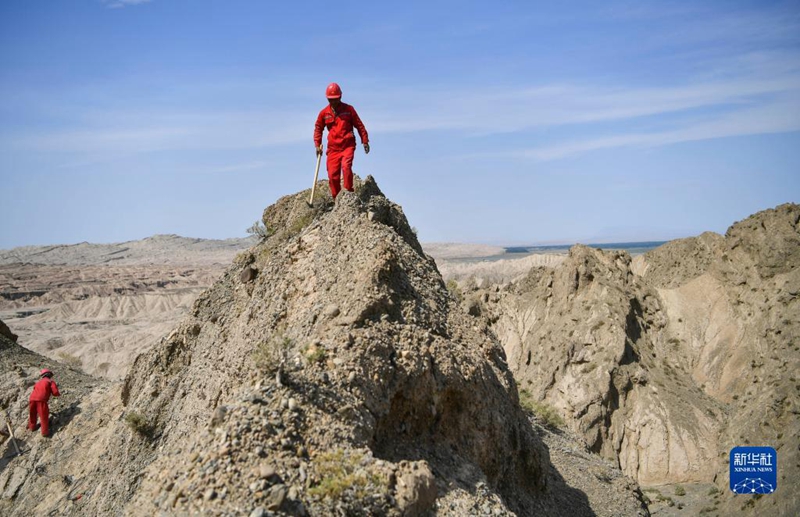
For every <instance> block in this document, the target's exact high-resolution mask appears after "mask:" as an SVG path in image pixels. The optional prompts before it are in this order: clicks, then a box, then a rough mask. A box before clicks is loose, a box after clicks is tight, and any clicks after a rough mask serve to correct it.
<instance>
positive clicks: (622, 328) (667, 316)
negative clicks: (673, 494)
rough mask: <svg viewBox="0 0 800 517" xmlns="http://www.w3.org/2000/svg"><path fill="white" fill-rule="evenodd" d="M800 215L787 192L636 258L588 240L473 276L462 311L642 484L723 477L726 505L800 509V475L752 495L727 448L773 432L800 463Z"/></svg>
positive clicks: (537, 390) (767, 440)
mask: <svg viewBox="0 0 800 517" xmlns="http://www.w3.org/2000/svg"><path fill="white" fill-rule="evenodd" d="M798 221H800V206H798V205H792V204H790V205H782V206H780V207H777V208H776V209H774V210H767V211H764V212H760V213H758V214H755V215H754V216H752V217H750V218H748V219H746V220H745V221H742V222H739V223H736V224H734V225H733V226H731V228H730V229H729V230H728V232H727V233H726V235H725V236H724V237H723V236H720V235H717V234H713V233H705V234H703V235H701V236H699V237H696V238H690V239H682V240H679V241H673V242H670V243H667V244H665V245H664V246H662V247H660V248H657V249H656V250H653V251H651V252H649V253H647V254H645V255H643V256H639V257H636V258H635V259H633V260H632V259H631V258H630V257H629V256H628V255H627V253H624V252H603V251H600V250H596V249H591V248H587V247H585V246H576V247H574V248H572V249H571V250H570V254H569V256H568V258H567V259H566V260H565V261H564V263H562V264H561V265H559V266H557V267H555V268H553V269H550V268H533V269H532V270H531V271H530V273H529V274H528V276H527V277H526V278H525V279H523V280H521V281H518V282H515V283H512V284H510V285H509V286H504V287H503V288H502V289H501V288H493V289H482V290H474V289H473V290H469V289H467V291H468V292H467V293H465V304H464V308H463V310H464V311H465V312H467V313H469V314H472V315H473V316H474V317H476V322H482V323H483V324H486V325H487V326H489V328H491V330H492V331H493V332H494V333H495V334H496V335H497V336H498V338H499V339H500V340H501V342H502V343H503V345H504V348H505V350H506V354H507V356H508V361H509V366H510V367H511V369H512V370H513V371H514V374H515V377H516V378H517V381H518V383H519V384H520V387H521V389H527V390H530V392H531V393H532V396H533V397H534V398H536V399H538V400H540V401H542V402H543V403H545V404H549V405H551V406H553V407H554V408H555V409H557V410H558V411H559V412H560V414H561V415H563V417H564V418H565V419H566V420H567V424H568V426H569V427H570V428H571V429H572V430H574V431H575V432H577V433H579V434H580V435H581V436H582V437H583V439H584V441H585V443H586V444H587V445H588V446H589V447H590V449H591V450H593V451H597V452H598V453H600V454H602V455H603V456H605V457H608V458H610V459H613V460H614V461H616V462H618V464H619V466H620V467H621V468H622V469H623V471H624V472H626V473H627V474H628V475H630V476H632V477H633V478H634V479H636V480H638V481H639V482H640V483H641V484H643V485H660V484H665V483H691V482H706V483H716V484H717V485H718V487H719V489H721V491H722V492H721V493H723V494H725V495H724V496H723V497H721V498H718V499H719V502H718V503H717V509H719V511H721V512H722V514H729V513H725V512H728V511H731V512H732V511H734V510H735V511H737V512H738V511H742V510H747V511H750V512H755V513H758V512H761V511H778V512H782V513H776V514H781V515H789V514H796V513H797V511H798V507H799V506H800V501H799V500H798V498H797V495H796V494H797V491H795V490H791V489H789V490H786V491H784V492H782V493H778V494H775V495H774V496H771V497H770V498H765V499H768V501H764V502H761V501H756V502H755V504H750V505H747V507H746V508H741V506H742V504H743V503H742V501H741V500H735V499H734V498H733V497H732V496H730V495H729V492H728V490H727V463H726V462H727V458H728V452H729V451H730V449H731V448H732V447H734V446H737V445H747V444H751V445H756V444H760V445H771V446H773V447H775V448H776V449H777V450H778V451H779V455H780V458H781V465H782V469H783V468H785V470H782V474H781V477H782V478H783V476H785V479H786V480H791V479H793V478H794V477H795V476H796V475H797V474H798V470H799V469H800V462H798V461H797V459H798V458H797V457H798V450H797V447H796V441H794V440H795V438H794V437H795V436H796V435H797V432H798V431H800V420H798V413H799V411H800V398H798V395H800V394H799V393H798V386H797V380H796V378H795V376H796V374H795V372H797V371H798V366H800V364H798V363H799V362H800V361H798V359H799V358H800V354H798V350H800V349H799V348H798V345H797V339H798V331H800V328H798V325H800V322H799V321H798V318H797V315H798V314H800V306H798V292H800V271H799V270H798V267H797V266H798V264H800V226H799V225H798ZM789 483H791V481H788V482H787V484H789ZM767 505H769V508H770V509H769V510H766V508H768V506H767ZM760 508H761V509H760Z"/></svg>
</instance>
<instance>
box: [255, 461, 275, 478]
mask: <svg viewBox="0 0 800 517" xmlns="http://www.w3.org/2000/svg"><path fill="white" fill-rule="evenodd" d="M258 474H259V476H260V477H261V479H269V478H271V477H272V476H274V475H275V467H273V466H272V465H266V464H264V465H261V466H260V467H259V468H258Z"/></svg>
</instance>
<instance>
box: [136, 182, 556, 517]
mask: <svg viewBox="0 0 800 517" xmlns="http://www.w3.org/2000/svg"><path fill="white" fill-rule="evenodd" d="M306 195H307V194H306V193H300V194H298V195H295V196H287V197H284V198H282V199H280V200H279V201H278V202H277V203H276V204H275V205H273V206H271V207H269V208H268V209H267V210H266V211H265V212H264V223H265V225H266V227H267V229H268V232H269V236H268V237H267V238H266V239H265V240H264V241H263V242H261V243H260V244H259V245H257V246H255V247H253V248H252V249H251V250H249V251H248V252H246V253H244V254H242V255H241V256H240V257H238V258H237V261H236V263H235V264H234V265H233V266H232V267H231V268H229V269H228V270H227V272H226V273H225V275H224V276H223V278H222V279H221V280H220V281H219V282H218V283H217V284H216V285H214V286H213V287H212V288H211V289H209V290H208V291H207V292H206V293H204V294H203V295H202V296H200V297H199V298H198V300H197V301H196V303H195V306H194V309H193V312H192V316H191V317H190V318H188V319H187V320H186V321H184V322H183V323H182V324H181V325H180V327H179V328H178V329H176V331H175V332H173V333H172V334H171V335H170V336H169V337H167V338H166V339H165V340H164V342H163V343H162V344H161V345H159V346H157V347H156V348H155V349H154V350H153V351H152V352H150V353H148V354H145V355H143V356H141V357H140V358H139V359H138V360H137V361H136V363H135V364H134V366H133V367H132V369H131V371H130V373H129V375H128V378H127V379H126V383H125V388H124V394H123V396H124V400H125V402H126V404H127V407H128V411H131V412H137V413H141V414H142V415H145V417H146V418H147V419H148V421H150V422H152V424H153V435H154V437H155V438H154V439H155V440H156V441H157V443H158V444H159V447H163V448H164V449H165V450H167V451H170V450H183V451H195V452H197V453H198V454H199V455H202V457H203V458H206V461H212V460H209V459H208V458H209V456H208V454H212V453H213V454H212V455H213V456H214V457H215V458H216V459H215V460H213V461H216V462H217V463H215V464H216V465H219V466H220V467H222V468H220V469H218V470H214V471H213V472H214V474H213V475H214V479H215V483H216V484H215V485H214V486H216V487H217V488H216V489H215V490H217V492H219V491H221V490H225V493H226V494H227V495H226V498H225V500H224V501H219V502H217V503H216V504H215V505H209V506H208V507H209V508H216V509H219V510H220V511H221V510H222V509H225V508H228V509H232V508H235V507H236V505H238V504H244V503H245V502H246V501H251V500H252V497H253V495H252V491H251V490H250V489H249V485H250V484H251V483H258V479H256V478H255V477H254V478H251V477H250V474H249V472H251V471H252V469H254V468H255V467H257V466H258V464H260V463H262V460H261V459H260V456H259V455H258V454H257V455H256V456H253V452H254V451H255V448H256V446H257V445H256V444H261V445H260V446H259V447H260V448H261V450H262V454H263V455H264V456H265V457H266V458H267V459H268V460H269V463H270V465H271V467H272V468H275V469H277V471H278V472H281V473H282V474H280V477H281V479H282V480H283V484H284V485H285V486H287V490H288V489H289V487H294V488H295V490H294V492H293V493H292V496H293V497H292V498H289V499H286V501H285V502H284V503H281V504H285V505H287V506H285V507H283V506H280V505H279V507H282V508H284V509H287V508H288V509H292V508H294V510H293V511H295V510H297V509H298V508H300V507H303V508H307V509H314V510H315V512H312V513H327V512H329V511H332V510H331V508H329V507H328V505H330V504H333V503H332V502H331V501H330V500H328V499H326V498H324V497H321V496H320V490H317V489H316V487H319V486H321V485H319V483H321V482H323V480H324V478H325V471H326V468H328V467H326V466H325V465H326V463H325V461H328V460H327V459H326V458H328V455H329V454H334V455H337V457H340V460H341V461H346V460H342V458H357V460H356V461H357V462H360V461H362V460H363V461H367V460H364V458H377V459H379V460H380V463H372V462H371V460H370V461H368V462H367V463H366V464H365V465H367V466H368V467H369V468H366V469H365V476H366V478H365V479H368V480H369V481H368V482H366V481H365V483H367V484H368V485H369V486H370V487H371V488H370V490H374V491H375V492H376V493H377V494H378V497H377V499H375V500H372V499H370V500H365V499H363V497H360V496H358V495H357V494H354V493H348V495H347V497H344V499H342V498H339V500H338V502H337V501H334V502H335V503H336V504H338V505H340V506H341V505H344V506H343V508H350V510H349V511H353V512H361V511H367V512H368V513H378V514H380V513H391V512H392V511H395V510H392V507H393V505H395V504H399V503H397V501H399V500H401V499H402V497H401V498H400V499H398V496H399V492H398V490H400V489H399V488H398V487H399V485H397V484H395V483H399V481H392V480H399V479H404V478H403V476H405V475H406V474H404V472H405V471H404V470H403V469H405V468H406V467H405V466H404V465H407V462H413V461H416V462H420V461H421V462H422V463H418V464H415V465H417V466H416V467H414V468H416V469H417V472H426V471H427V470H430V471H431V472H432V473H433V474H432V477H431V478H430V479H429V480H428V481H425V482H423V485H425V486H429V487H430V488H429V489H427V490H428V491H429V492H430V491H431V490H434V491H436V490H438V491H439V492H440V493H443V492H446V491H448V490H458V488H457V487H463V488H461V489H462V490H464V493H465V494H466V493H468V492H466V490H467V488H468V486H466V485H464V479H463V475H461V476H460V475H459V474H458V472H474V474H473V475H474V476H478V478H481V477H482V478H484V479H485V480H486V482H487V483H488V486H489V487H491V490H493V491H496V493H497V494H498V495H499V497H500V499H498V502H499V501H501V500H502V503H499V504H501V505H506V506H507V507H508V508H512V509H516V510H518V511H523V512H525V511H526V509H531V508H533V507H534V505H535V494H536V493H537V492H538V493H542V491H543V490H544V488H545V486H544V478H545V470H546V465H547V462H548V460H547V454H546V452H545V450H544V449H543V447H542V446H541V444H540V442H539V441H538V439H537V437H536V436H535V435H534V433H533V432H532V429H531V427H530V424H529V423H528V421H527V419H526V418H525V416H524V414H523V413H522V411H521V410H520V408H519V406H518V403H517V398H516V388H515V385H514V381H513V379H512V377H511V374H510V371H509V370H508V368H507V366H506V363H505V357H504V354H503V350H502V348H501V347H500V346H499V345H498V343H497V341H496V340H494V339H493V337H492V336H491V335H490V334H487V333H485V332H482V331H480V330H479V329H478V328H477V327H473V325H472V324H471V321H470V320H469V317H468V316H466V315H463V314H462V313H461V311H460V310H452V309H453V308H455V307H456V304H455V302H454V301H453V300H452V299H451V298H450V295H449V294H448V291H447V289H446V288H445V286H444V283H443V282H442V279H441V277H440V276H439V274H438V271H437V270H436V266H435V264H434V262H433V260H432V259H430V258H429V257H427V256H426V255H425V254H424V253H423V252H422V249H421V247H420V246H419V242H418V241H417V239H416V236H415V235H414V232H413V231H412V230H411V228H410V226H409V224H408V221H407V220H406V218H405V216H404V215H403V212H402V210H401V209H400V207H399V206H397V205H395V204H393V203H391V202H390V201H389V200H387V199H386V198H385V196H383V194H382V193H381V192H380V190H379V189H378V187H377V185H376V184H375V182H374V180H372V178H367V179H366V180H365V181H364V182H363V183H361V184H359V185H358V186H357V189H356V192H354V193H350V192H342V193H341V194H340V195H339V196H338V198H337V199H336V203H335V204H333V203H330V202H317V203H315V207H308V206H307V205H306V204H305V199H306V198H305V196H306ZM223 407H225V408H227V409H225V410H224V411H222V412H220V411H219V410H220V408H223ZM212 414H217V417H215V418H217V422H216V424H215V426H214V428H215V429H225V431H222V432H221V434H217V433H216V431H213V432H212V429H211V428H210V427H208V428H206V427H205V426H206V425H208V424H207V423H208V422H210V421H211V415H212ZM259 418H264V422H266V424H263V423H260V422H261V420H259ZM245 422H246V425H243V424H244V423H245ZM187 426H191V427H192V429H193V431H194V432H193V434H192V435H190V436H189V437H187V435H186V429H187ZM201 429H205V430H206V432H200V430H201ZM187 439H188V441H187ZM223 451H225V452H224V453H223ZM193 455H194V452H192V453H191V456H193ZM191 456H189V458H191ZM222 457H224V461H223V462H222V463H220V459H221V458H222ZM404 462H405V463H404ZM409 465H410V464H409ZM370 466H371V467H370ZM207 468H208V467H207V464H205V463H202V464H201V463H197V462H195V461H194V460H190V459H187V458H183V459H182V460H179V461H177V463H176V460H175V458H174V457H172V456H171V455H169V454H160V455H159V456H158V457H156V458H155V461H154V463H153V466H152V467H151V469H150V475H149V476H148V478H149V479H152V480H154V481H153V483H146V484H145V485H146V487H145V489H144V490H143V491H141V492H140V494H141V496H140V497H139V498H138V501H139V503H137V504H136V505H135V506H134V507H133V508H136V510H133V511H132V512H131V513H139V512H141V513H142V514H150V513H152V512H154V511H156V509H155V508H153V507H152V505H153V504H155V505H156V506H157V507H158V508H160V509H162V510H164V509H169V508H172V507H177V506H180V507H181V508H183V510H185V511H199V510H200V509H203V508H205V506H203V505H202V504H201V503H203V499H202V498H201V499H200V500H199V501H198V500H197V499H196V498H195V494H199V492H197V491H198V490H201V489H200V488H199V487H200V486H203V487H207V485H200V484H198V480H199V479H200V477H202V476H204V475H206V474H205V473H207V472H208V471H207V470H206V469H207ZM231 470H233V471H236V472H240V473H242V474H241V475H240V476H231V475H230V474H229V472H230V471H231ZM412 470H413V469H412ZM301 472H305V474H303V475H301ZM304 476H307V477H305V478H304ZM426 476H427V475H422V476H421V477H422V478H425V479H428V478H427V477H426ZM471 476H472V475H471ZM468 477H469V476H468ZM303 478H304V479H303ZM384 478H385V479H384ZM412 478H413V476H412ZM309 479H310V480H311V481H309ZM415 479H416V478H415ZM381 480H383V481H381ZM434 480H435V486H434V485H432V483H434ZM420 482H422V481H420ZM169 483H173V484H174V488H171V489H170V490H167V489H166V488H165V487H166V486H169ZM409 483H412V482H411V481H409ZM412 484H413V483H412ZM178 487H180V488H178ZM435 487H438V489H436V488H435ZM448 487H450V488H448ZM178 490H179V491H180V493H181V494H182V495H181V496H179V497H178V498H177V499H175V498H174V497H171V496H172V495H174V494H175V493H177V492H176V491H178ZM203 490H205V488H203ZM270 490H272V489H270ZM260 492H261V493H262V495H263V497H264V498H265V499H264V504H265V505H268V503H269V501H268V499H269V498H270V497H272V496H274V495H275V494H273V493H272V492H269V494H272V495H269V494H268V493H267V492H265V491H263V490H261V491H260ZM422 492H425V490H422ZM287 493H288V492H287ZM392 494H394V498H392V497H390V496H391V495H392ZM200 495H202V494H200ZM403 497H406V496H405V495H404V496H403ZM290 499H291V501H290ZM423 499H424V498H423ZM392 501H395V502H394V503H393V502H392ZM431 501H432V499H431ZM429 503H430V501H429V502H428V503H424V504H423V503H420V501H419V498H418V497H417V498H416V499H415V498H413V497H412V498H411V499H410V500H409V501H407V502H406V503H403V504H407V505H410V506H409V507H414V508H417V506H420V505H421V506H425V504H429ZM198 504H200V506H198ZM415 505H417V506H415ZM265 507H266V506H265ZM423 509H424V508H418V510H419V511H422V510H423ZM400 510H402V508H401V509H400ZM415 511H416V510H415Z"/></svg>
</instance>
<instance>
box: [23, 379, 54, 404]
mask: <svg viewBox="0 0 800 517" xmlns="http://www.w3.org/2000/svg"><path fill="white" fill-rule="evenodd" d="M50 395H52V396H54V397H58V396H60V395H61V393H59V392H58V386H56V381H54V380H53V379H50V378H48V377H44V378H43V379H41V380H40V381H39V382H37V383H36V384H34V386H33V393H31V398H30V401H31V402H47V401H48V400H50Z"/></svg>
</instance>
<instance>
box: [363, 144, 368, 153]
mask: <svg viewBox="0 0 800 517" xmlns="http://www.w3.org/2000/svg"><path fill="white" fill-rule="evenodd" d="M364 152H365V153H366V154H369V144H364Z"/></svg>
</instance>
